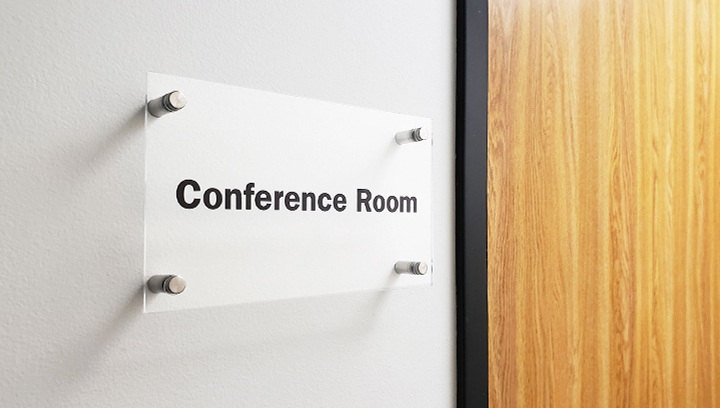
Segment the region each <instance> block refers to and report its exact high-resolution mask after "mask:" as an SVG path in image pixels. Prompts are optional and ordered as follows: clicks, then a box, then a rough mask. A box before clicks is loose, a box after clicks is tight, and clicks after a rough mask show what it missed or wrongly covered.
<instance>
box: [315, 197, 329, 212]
mask: <svg viewBox="0 0 720 408" xmlns="http://www.w3.org/2000/svg"><path fill="white" fill-rule="evenodd" d="M330 198H332V197H330V194H328V193H322V194H320V198H319V199H318V206H319V207H320V210H322V211H328V210H329V209H330V208H331V207H332V206H331V205H330V204H327V205H323V201H324V200H329V199H330Z"/></svg>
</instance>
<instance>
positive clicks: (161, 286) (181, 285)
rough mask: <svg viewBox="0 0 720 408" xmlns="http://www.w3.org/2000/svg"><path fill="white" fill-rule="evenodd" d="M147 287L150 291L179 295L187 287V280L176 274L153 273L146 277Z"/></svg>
mask: <svg viewBox="0 0 720 408" xmlns="http://www.w3.org/2000/svg"><path fill="white" fill-rule="evenodd" d="M147 287H148V289H149V290H150V292H152V293H167V294H170V295H179V294H181V293H183V291H184V290H185V288H186V287H187V282H185V279H183V278H181V277H179V276H177V275H155V276H153V277H151V278H150V279H148V281H147Z"/></svg>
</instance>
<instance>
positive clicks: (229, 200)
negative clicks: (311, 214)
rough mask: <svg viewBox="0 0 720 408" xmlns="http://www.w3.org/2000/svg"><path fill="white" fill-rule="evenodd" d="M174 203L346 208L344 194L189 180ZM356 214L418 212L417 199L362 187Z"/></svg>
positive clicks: (181, 185)
mask: <svg viewBox="0 0 720 408" xmlns="http://www.w3.org/2000/svg"><path fill="white" fill-rule="evenodd" d="M175 196H176V199H177V203H178V204H179V205H180V206H181V207H182V208H185V209H188V210H192V209H195V208H198V207H199V206H200V204H202V205H203V206H204V207H205V208H207V209H209V210H217V209H220V208H223V209H225V210H246V211H249V210H253V209H254V208H257V209H258V210H260V211H267V210H270V209H272V210H275V211H278V210H281V209H283V210H287V211H316V210H318V209H319V210H320V211H323V212H327V211H330V210H334V211H337V212H343V211H345V210H346V209H347V205H348V199H347V196H345V194H340V193H338V194H334V195H331V194H329V193H324V192H323V193H319V194H316V193H313V192H296V191H277V190H275V191H272V192H271V191H269V190H257V191H256V190H255V183H247V184H246V185H245V189H243V190H240V189H236V188H225V189H219V188H215V187H209V188H206V189H203V188H201V187H200V183H198V182H197V181H195V180H192V179H186V180H183V181H181V182H180V183H179V184H178V186H177V189H176V190H175ZM355 197H356V206H355V208H356V211H357V212H384V211H387V212H391V213H394V212H401V213H417V198H416V197H412V196H394V195H390V196H387V197H386V196H382V195H379V194H375V195H373V193H372V192H371V191H370V190H368V189H364V188H358V189H357V190H356V194H355Z"/></svg>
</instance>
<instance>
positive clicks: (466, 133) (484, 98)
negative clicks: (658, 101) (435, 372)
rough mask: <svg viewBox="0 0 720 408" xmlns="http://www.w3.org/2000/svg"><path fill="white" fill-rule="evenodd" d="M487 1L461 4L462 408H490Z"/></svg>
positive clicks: (458, 209)
mask: <svg viewBox="0 0 720 408" xmlns="http://www.w3.org/2000/svg"><path fill="white" fill-rule="evenodd" d="M487 80H488V0H458V2H457V91H456V92H457V97H456V130H455V131H456V135H455V151H456V168H455V214H456V215H455V217H456V219H455V229H456V232H455V248H456V249H455V257H456V261H455V262H456V285H457V293H456V299H457V406H458V408H471V407H472V408H475V407H487V406H488V312H487V106H488V81H487Z"/></svg>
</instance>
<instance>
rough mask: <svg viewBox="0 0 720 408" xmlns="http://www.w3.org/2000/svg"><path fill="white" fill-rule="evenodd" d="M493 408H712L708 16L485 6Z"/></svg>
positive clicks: (644, 4)
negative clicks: (487, 73)
mask: <svg viewBox="0 0 720 408" xmlns="http://www.w3.org/2000/svg"><path fill="white" fill-rule="evenodd" d="M489 8H490V15H489V21H490V44H489V48H490V50H489V53H490V55H489V79H488V82H489V95H488V102H489V111H488V256H489V259H488V303H489V305H488V306H489V319H490V320H489V344H490V346H489V348H490V350H489V352H490V355H489V359H490V360H489V364H490V371H489V374H490V384H489V385H490V403H491V406H493V407H502V408H506V407H720V277H718V274H720V141H718V137H720V103H719V101H718V98H719V95H720V92H719V91H720V83H718V80H719V76H720V69H719V64H720V0H694V1H684V0H490V4H489Z"/></svg>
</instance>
